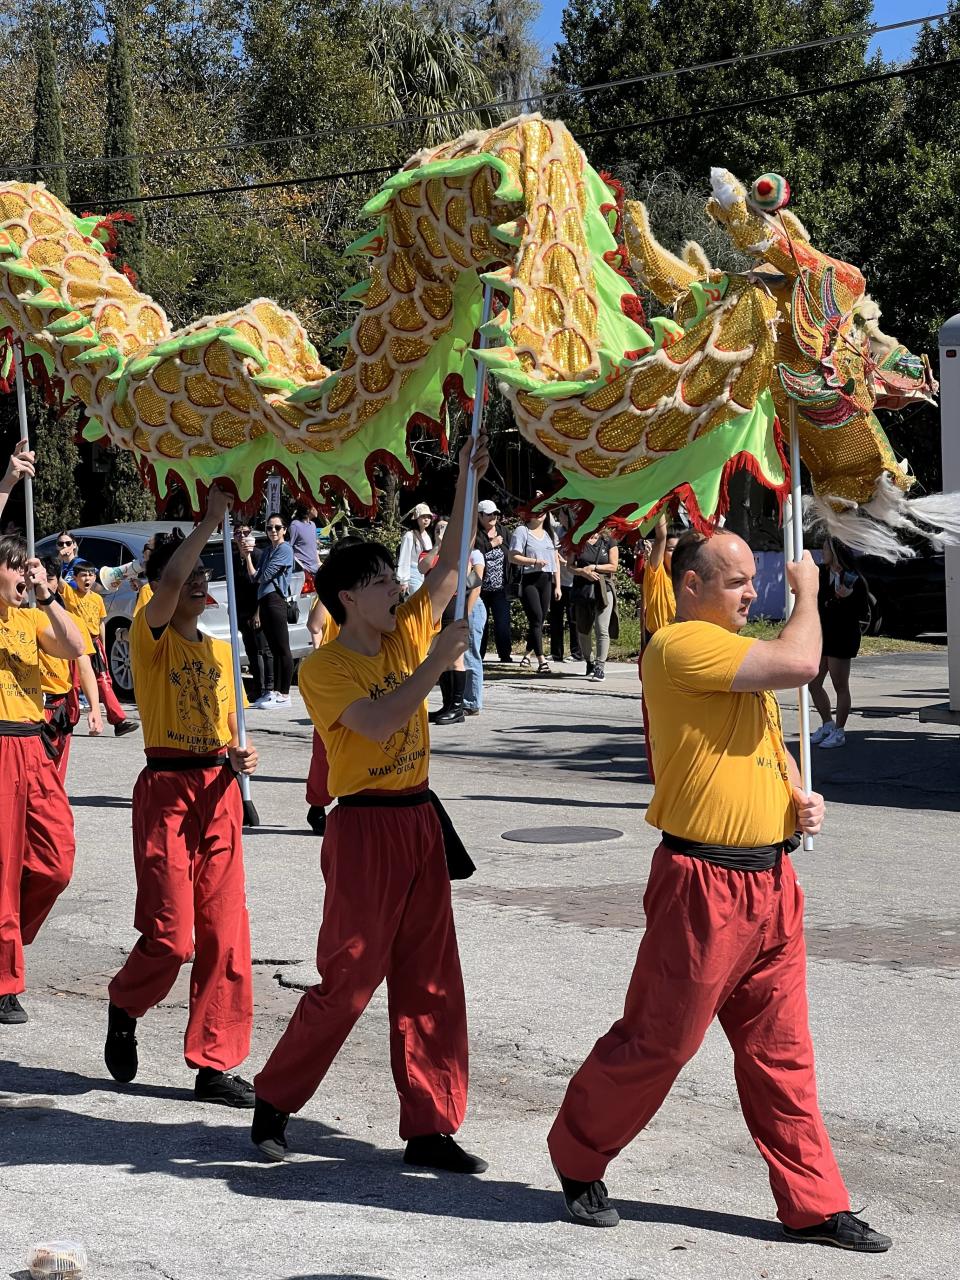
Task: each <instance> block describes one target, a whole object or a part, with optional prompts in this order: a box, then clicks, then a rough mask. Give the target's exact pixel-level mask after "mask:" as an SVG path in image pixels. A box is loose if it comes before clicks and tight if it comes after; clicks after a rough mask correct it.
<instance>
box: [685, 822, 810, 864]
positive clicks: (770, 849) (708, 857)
mask: <svg viewBox="0 0 960 1280" xmlns="http://www.w3.org/2000/svg"><path fill="white" fill-rule="evenodd" d="M662 839H663V843H664V845H665V846H666V847H667V848H668V849H669V850H670V851H671V853H682V854H684V855H685V856H686V857H688V858H699V859H700V860H701V862H712V863H713V865H714V866H716V867H727V868H728V869H729V870H730V871H770V870H771V868H773V867H775V866H776V865H777V863H778V862H779V861H780V859H781V858H782V857H783V855H784V854H785V853H793V851H794V849H796V848H798V847H799V845H800V836H799V835H792V836H790V837H789V839H787V840H781V841H779V842H778V843H777V844H762V845H759V846H758V847H756V848H752V849H751V848H748V849H741V848H737V846H736V845H728V844H701V843H700V842H699V841H698V840H684V839H683V837H682V836H672V835H670V834H669V832H667V831H664V832H662Z"/></svg>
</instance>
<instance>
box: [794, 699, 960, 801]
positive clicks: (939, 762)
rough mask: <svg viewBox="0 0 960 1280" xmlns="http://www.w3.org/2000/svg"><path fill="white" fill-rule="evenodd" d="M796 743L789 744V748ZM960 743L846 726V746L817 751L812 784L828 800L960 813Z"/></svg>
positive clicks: (941, 736) (952, 737) (946, 736)
mask: <svg viewBox="0 0 960 1280" xmlns="http://www.w3.org/2000/svg"><path fill="white" fill-rule="evenodd" d="M867 723H870V722H869V721H868V722H867ZM789 745H791V744H788V746H789ZM958 763H960V738H958V736H957V735H956V734H955V733H950V732H946V733H944V732H942V731H941V732H939V733H927V732H924V731H923V730H922V729H920V728H917V729H913V730H911V731H910V732H908V733H902V732H899V731H897V730H891V731H890V732H889V733H888V732H886V731H885V730H884V729H883V727H882V726H881V725H880V724H876V723H871V724H870V727H869V728H862V729H861V728H860V727H859V726H858V725H857V724H856V721H853V722H852V724H851V723H848V725H847V745H846V746H845V747H841V748H839V749H836V750H829V751H825V750H821V749H819V748H817V747H814V749H813V785H814V787H815V788H816V790H817V791H820V792H822V793H823V795H824V797H825V798H826V799H827V800H828V801H833V802H834V803H839V804H857V805H867V806H880V807H882V808H896V809H932V810H940V811H942V812H956V811H958V810H960V770H958V768H957V765H958Z"/></svg>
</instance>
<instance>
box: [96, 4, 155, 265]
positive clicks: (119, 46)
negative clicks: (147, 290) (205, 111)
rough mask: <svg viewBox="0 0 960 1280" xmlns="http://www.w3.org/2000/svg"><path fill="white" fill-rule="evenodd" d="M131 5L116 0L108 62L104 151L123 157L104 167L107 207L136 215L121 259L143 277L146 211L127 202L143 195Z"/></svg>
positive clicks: (124, 229)
mask: <svg viewBox="0 0 960 1280" xmlns="http://www.w3.org/2000/svg"><path fill="white" fill-rule="evenodd" d="M132 9H133V4H132V2H131V0H116V3H115V4H114V6H113V8H112V11H111V17H112V19H113V40H112V42H111V44H110V55H109V59H108V62H107V86H106V88H107V120H106V130H105V133H104V143H103V154H104V157H105V158H108V159H109V158H111V157H123V159H122V160H119V161H118V162H117V163H115V164H111V165H105V166H104V168H103V173H104V199H105V206H104V207H105V208H106V209H109V210H111V211H115V210H121V209H122V210H125V211H127V212H129V213H131V214H132V215H133V222H130V223H127V224H125V225H123V226H121V227H120V228H119V229H118V234H117V248H116V254H117V260H118V262H119V263H122V264H125V265H126V266H128V267H130V269H131V270H132V271H134V272H135V273H136V275H137V276H138V277H140V276H142V275H143V263H144V248H145V231H144V215H143V210H142V206H139V205H136V204H133V205H128V204H127V201H128V200H129V199H130V198H131V197H136V196H139V195H140V164H139V161H138V160H137V159H136V151H137V127H136V119H135V115H134V101H133V82H132V79H131V74H130V49H129V43H128V42H129V39H130V27H131V17H132V12H131V11H132Z"/></svg>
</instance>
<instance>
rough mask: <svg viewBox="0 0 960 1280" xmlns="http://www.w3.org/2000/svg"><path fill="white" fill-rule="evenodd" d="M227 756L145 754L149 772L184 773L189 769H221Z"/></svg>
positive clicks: (226, 760) (228, 759) (228, 760)
mask: <svg viewBox="0 0 960 1280" xmlns="http://www.w3.org/2000/svg"><path fill="white" fill-rule="evenodd" d="M229 762H230V757H229V756H147V768H148V769H149V770H150V772H151V773H186V772H187V771H188V770H190V769H221V768H223V767H224V766H225V765H227V764H229Z"/></svg>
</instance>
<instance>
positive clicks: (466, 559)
mask: <svg viewBox="0 0 960 1280" xmlns="http://www.w3.org/2000/svg"><path fill="white" fill-rule="evenodd" d="M492 306H493V289H492V288H491V287H490V285H488V284H485V285H484V286H483V311H482V314H481V317H480V346H481V348H482V347H485V346H487V344H488V341H489V340H488V338H487V336H486V334H485V333H484V332H483V326H484V325H485V324H486V323H487V321H488V320H489V319H490V311H491V308H492ZM486 386H487V366H486V365H485V364H484V363H483V361H482V360H478V361H477V385H476V389H475V390H474V393H473V421H472V422H471V424H470V438H471V439H472V440H473V441H474V445H476V440H477V437H478V436H479V435H480V424H481V423H482V422H483V397H484V392H485V390H486ZM476 498H477V473H476V472H475V471H474V469H473V468H472V467H471V468H470V470H469V472H468V473H467V493H466V500H465V502H464V506H463V533H462V535H461V538H460V577H459V579H458V581H457V599H456V605H455V608H454V614H453V616H454V618H455V619H456V620H457V621H458V622H459V620H460V619H461V618H463V617H465V615H466V612H467V574H468V573H469V571H470V548H471V547H472V546H473V543H474V539H475V538H476V536H477V529H476V521H475V520H474V518H473V506H474V503H475V502H476Z"/></svg>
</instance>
